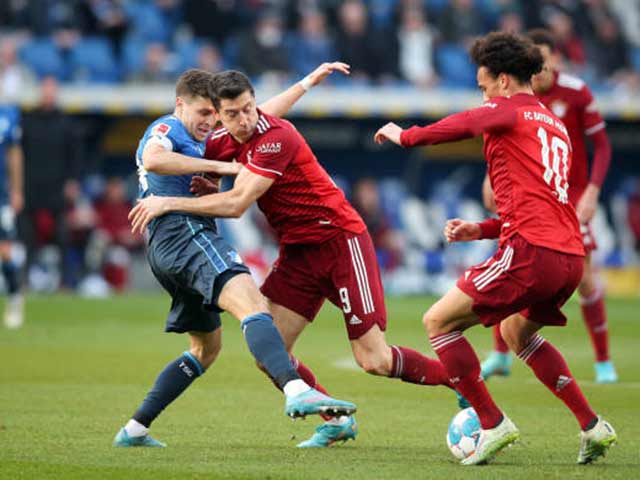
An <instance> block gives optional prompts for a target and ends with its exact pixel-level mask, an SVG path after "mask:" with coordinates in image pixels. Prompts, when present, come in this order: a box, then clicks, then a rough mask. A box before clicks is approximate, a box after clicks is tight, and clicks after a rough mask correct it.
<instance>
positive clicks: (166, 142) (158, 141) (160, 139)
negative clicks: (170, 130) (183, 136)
mask: <svg viewBox="0 0 640 480" xmlns="http://www.w3.org/2000/svg"><path fill="white" fill-rule="evenodd" d="M149 145H160V146H161V147H163V148H164V149H165V150H169V151H172V150H173V143H171V140H170V139H169V137H166V136H164V135H162V136H160V135H154V136H152V137H149V140H147V144H146V145H145V146H144V148H145V149H146V148H147V147H148V146H149Z"/></svg>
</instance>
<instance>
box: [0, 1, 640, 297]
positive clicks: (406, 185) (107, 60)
mask: <svg viewBox="0 0 640 480" xmlns="http://www.w3.org/2000/svg"><path fill="white" fill-rule="evenodd" d="M537 26H546V27H548V28H550V29H551V31H552V32H553V33H554V34H555V36H556V38H557V40H558V44H559V46H560V49H561V51H562V53H563V54H564V58H565V66H564V69H565V70H566V71H570V72H574V73H575V74H577V75H579V76H580V77H582V78H583V79H585V80H586V81H587V83H588V84H589V85H590V87H591V88H592V90H593V92H594V94H595V96H596V98H597V100H598V105H599V108H600V109H601V111H602V113H603V115H604V116H605V117H606V120H607V124H608V133H609V135H610V138H611V141H612V145H613V160H612V164H611V168H610V171H609V175H608V177H607V180H606V182H605V185H604V188H603V191H602V195H601V208H600V211H599V212H598V215H597V218H596V221H595V230H596V233H597V239H598V242H599V245H600V248H599V250H597V252H596V261H597V262H598V263H599V264H600V265H601V266H602V268H603V271H604V272H605V278H606V281H607V284H608V290H609V293H610V294H613V295H628V296H636V297H637V296H639V295H640V269H639V261H640V257H639V250H638V249H639V248H640V164H639V163H638V162H637V157H638V152H640V135H639V133H640V130H639V128H640V0H611V1H605V0H527V1H524V0H522V1H519V0H452V1H447V0H366V1H363V0H347V1H337V0H298V1H294V0H272V1H268V0H28V1H27V0H3V1H1V2H0V92H1V96H2V99H3V101H4V102H10V103H17V104H18V105H19V106H20V107H21V110H22V113H23V122H22V123H23V130H24V137H23V138H24V139H23V146H24V150H25V182H26V207H25V210H24V211H23V213H22V214H21V216H20V219H19V230H20V239H21V242H22V247H21V248H17V249H16V251H15V255H16V258H20V257H22V258H24V264H25V269H26V272H27V275H26V280H27V282H28V285H29V288H30V290H31V291H37V292H55V291H59V290H69V291H78V292H80V293H82V294H84V295H88V296H107V295H109V294H110V293H113V292H122V291H126V290H128V289H139V290H152V289H156V288H158V287H157V286H156V283H155V281H154V280H153V279H152V277H151V273H150V271H149V269H148V267H147V265H146V262H145V260H144V247H143V240H142V238H136V237H132V236H131V235H130V234H129V225H128V222H127V219H126V215H127V212H128V210H129V208H130V206H131V204H132V202H134V201H135V196H136V192H137V179H136V176H135V167H134V159H133V155H134V151H135V148H136V146H137V142H138V140H139V138H140V137H141V135H142V133H143V132H144V129H145V127H146V126H147V124H148V123H149V122H151V121H152V120H153V119H154V118H156V117H158V116H160V115H162V114H164V113H167V112H169V111H171V110H172V108H173V101H174V91H173V83H174V81H175V79H176V78H177V76H178V75H179V74H180V73H181V72H182V71H183V70H184V69H186V68H190V67H199V68H205V69H208V70H212V71H217V70H222V69H228V68H235V69H240V70H243V71H245V72H246V73H248V74H249V75H250V76H251V77H252V79H253V80H255V82H256V85H257V86H258V89H257V97H258V99H259V100H265V99H267V98H268V97H269V96H271V95H273V94H275V93H277V92H278V91H280V90H281V89H283V88H285V87H286V86H288V85H289V84H290V83H292V82H295V81H296V80H299V79H300V78H301V77H302V76H303V75H305V74H306V73H308V72H309V71H311V70H312V69H313V68H315V66H317V65H318V64H320V63H321V62H323V61H327V60H341V61H344V62H347V63H349V64H351V66H352V72H353V73H352V75H351V77H350V78H340V77H338V76H334V77H332V78H330V79H329V81H328V82H327V83H326V84H325V85H323V86H321V87H318V88H316V89H314V90H313V91H311V92H310V93H309V94H307V95H306V97H305V98H303V99H302V100H301V101H300V102H299V104H298V105H296V106H295V108H294V109H293V110H292V112H291V114H290V115H289V117H290V118H291V119H292V120H293V121H294V123H295V124H296V125H297V127H298V128H299V129H300V130H301V131H302V133H303V134H304V136H305V137H306V138H307V140H308V141H309V143H310V144H311V146H312V148H313V149H314V150H315V152H316V154H317V156H318V158H319V160H320V162H321V163H322V164H323V165H324V166H325V168H326V169H327V170H328V171H329V172H330V173H331V174H332V176H333V177H334V178H335V180H336V181H337V182H338V183H339V185H340V186H342V187H343V188H344V190H345V192H346V193H347V195H348V196H349V198H350V199H351V200H352V202H353V203H354V204H355V205H356V206H357V208H358V209H359V210H360V212H361V213H362V215H363V216H364V218H365V220H366V222H367V224H368V226H369V229H370V231H371V233H372V235H373V237H374V240H375V242H376V246H377V248H378V253H379V257H380V260H381V265H382V266H383V269H384V279H385V284H386V287H387V292H388V293H390V294H407V293H431V294H437V293H441V292H443V291H445V290H446V289H447V288H448V287H449V286H450V285H451V284H452V282H453V281H454V280H455V278H456V277H457V275H458V274H459V273H460V271H461V270H463V269H464V268H465V267H466V266H468V265H470V264H473V263H476V262H478V261H479V260H481V259H484V258H485V257H486V256H487V255H488V254H489V252H490V251H491V250H492V248H493V245H492V244H491V243H490V242H488V241H483V242H474V244H469V245H455V246H446V245H444V243H443V238H442V235H441V231H442V227H443V225H444V222H445V220H446V219H447V218H451V217H454V216H460V217H464V218H469V219H474V218H477V219H481V218H483V217H484V216H485V215H486V213H485V211H484V210H483V208H482V205H481V202H480V187H481V182H482V178H483V176H484V168H485V167H484V162H483V159H482V156H481V141H480V140H476V141H469V142H464V143H460V144H451V145H446V146H442V147H436V148H429V149H416V150H412V151H403V150H401V149H397V148H395V149H394V148H391V147H388V148H385V147H378V146H376V145H374V143H373V141H372V134H373V132H374V131H375V129H376V128H377V127H379V126H380V125H382V124H383V123H384V122H386V121H388V120H394V121H396V122H398V123H400V124H401V125H403V126H408V125H410V124H413V123H428V122H429V121H432V120H435V119H438V118H439V117H441V116H442V115H444V114H447V113H451V112H454V111H458V110H461V109H464V108H469V107H472V106H474V105H477V104H478V103H479V102H480V101H481V95H480V93H479V92H478V91H477V90H476V89H475V88H474V86H475V67H474V66H473V65H471V64H470V63H469V60H468V58H467V54H466V48H467V47H468V45H469V43H470V41H471V40H472V39H473V38H474V36H476V35H478V34H481V33H484V32H487V31H490V30H495V29H505V30H511V31H524V30H526V29H528V28H532V27H537ZM221 223H222V228H223V229H224V232H225V235H227V237H228V238H229V239H230V240H231V242H232V244H235V245H237V246H238V247H239V248H240V250H241V253H242V254H243V257H244V258H245V259H246V260H247V262H248V263H249V264H250V265H251V266H252V267H253V268H254V270H255V272H256V274H257V275H258V277H259V276H260V275H264V273H265V271H266V268H267V266H268V265H269V264H270V262H271V260H272V259H273V258H274V257H275V255H276V253H277V252H276V247H275V239H274V238H273V236H272V235H271V234H270V232H269V231H268V228H267V226H266V224H265V222H264V221H263V220H262V218H261V216H260V214H259V213H258V212H257V211H254V212H252V215H251V216H247V217H245V218H243V219H241V220H237V221H225V222H221Z"/></svg>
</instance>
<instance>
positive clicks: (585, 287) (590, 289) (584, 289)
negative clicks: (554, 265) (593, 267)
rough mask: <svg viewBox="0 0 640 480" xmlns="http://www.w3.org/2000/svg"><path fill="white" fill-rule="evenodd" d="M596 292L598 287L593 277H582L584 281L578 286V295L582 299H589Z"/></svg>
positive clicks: (587, 275)
mask: <svg viewBox="0 0 640 480" xmlns="http://www.w3.org/2000/svg"><path fill="white" fill-rule="evenodd" d="M595 290H596V285H595V282H594V280H593V275H590V274H585V275H584V277H582V280H580V283H579V284H578V293H579V294H580V296H581V297H582V298H587V297H590V296H591V295H593V293H594V292H595Z"/></svg>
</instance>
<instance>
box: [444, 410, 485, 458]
mask: <svg viewBox="0 0 640 480" xmlns="http://www.w3.org/2000/svg"><path fill="white" fill-rule="evenodd" d="M481 428H482V427H481V426H480V420H478V414H477V413H476V411H475V410H474V409H473V408H471V407H469V408H465V409H464V410H460V411H459V412H458V413H457V414H456V415H455V417H453V419H452V420H451V423H449V429H448V430H447V445H448V446H449V450H451V453H453V456H454V457H456V458H458V459H460V460H462V459H464V458H467V457H468V456H469V455H471V454H472V453H473V452H474V451H475V449H476V446H477V445H478V439H479V438H480V429H481Z"/></svg>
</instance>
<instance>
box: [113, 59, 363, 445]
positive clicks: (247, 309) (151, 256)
mask: <svg viewBox="0 0 640 480" xmlns="http://www.w3.org/2000/svg"><path fill="white" fill-rule="evenodd" d="M328 73H330V71H329V72H328ZM328 73H325V74H324V76H326V75H328ZM213 75H214V74H212V73H209V72H206V71H204V70H197V69H192V70H188V71H186V72H185V73H183V74H182V75H181V76H180V78H179V79H178V83H177V85H176V107H175V111H174V113H173V114H172V115H165V116H163V117H161V118H159V119H158V120H156V121H155V122H153V123H152V124H151V125H150V126H149V128H147V130H146V132H145V133H144V136H143V138H142V140H141V141H140V144H139V147H138V150H137V152H136V163H137V167H138V175H139V180H140V195H141V197H146V196H148V195H159V196H168V195H171V196H191V195H192V194H191V192H190V183H191V178H192V176H193V175H194V174H197V173H209V174H213V175H218V176H221V175H235V174H236V173H238V171H239V169H240V165H239V164H235V163H227V162H216V161H211V160H204V159H203V158H202V156H203V154H204V141H205V139H206V138H207V135H208V134H209V133H210V132H211V130H212V128H213V126H214V123H215V119H214V108H213V103H212V94H211V82H212V80H213ZM322 78H324V77H322ZM292 89H294V90H292ZM292 89H289V90H287V91H285V92H284V93H282V94H281V95H279V96H277V97H274V99H272V100H270V101H269V102H267V104H266V105H267V108H269V104H270V105H271V106H272V108H275V113H280V114H282V113H284V111H286V110H287V109H288V107H289V106H290V105H292V104H293V102H295V100H296V99H297V98H299V97H300V96H301V95H302V94H303V93H304V91H302V92H300V89H299V88H298V89H297V90H295V86H294V87H292ZM282 105H285V108H284V111H282V112H281V111H280V110H278V108H277V107H278V106H282ZM147 233H148V235H149V245H148V260H149V265H150V266H151V270H152V271H153V274H154V275H155V277H156V279H157V280H158V281H159V282H160V283H161V284H162V286H163V287H164V289H165V290H166V291H167V292H168V293H169V294H170V295H171V298H172V303H171V308H170V312H169V315H168V319H167V323H166V329H165V330H166V331H167V332H176V333H188V334H189V337H190V348H189V350H187V351H186V352H184V353H183V354H182V355H180V356H179V357H178V358H177V359H175V360H174V361H173V362H171V363H170V364H169V365H167V367H166V368H165V369H164V370H163V371H162V372H161V373H160V375H159V376H158V378H157V379H156V382H155V384H154V386H153V388H152V389H151V391H150V392H149V393H148V394H147V396H146V398H145V399H144V401H143V402H142V404H141V405H140V407H139V408H138V410H137V411H136V412H135V413H134V414H133V417H132V418H131V419H130V420H129V421H128V423H127V424H126V425H125V426H124V427H123V428H122V429H120V431H119V432H118V434H117V435H116V437H115V439H114V442H113V444H114V445H115V446H121V447H133V446H154V447H162V446H165V444H164V443H162V442H159V441H157V440H155V439H153V438H152V437H151V436H150V435H149V433H148V431H149V427H150V425H151V422H153V420H155V418H156V417H157V416H158V415H159V414H160V412H162V410H164V409H165V408H166V407H167V406H168V405H169V404H170V403H171V402H173V400H175V399H176V398H177V397H178V396H179V395H180V394H181V393H182V392H184V390H186V388H187V387H189V385H191V383H192V382H193V381H194V380H195V379H196V378H197V377H199V376H200V375H202V374H203V373H204V372H205V371H206V370H207V368H208V367H209V366H210V365H211V364H212V363H213V362H214V360H215V359H216V357H217V355H218V353H219V352H220V348H221V335H222V332H221V328H220V312H221V311H227V312H229V313H230V314H231V315H233V316H234V317H235V318H237V319H238V320H240V321H241V326H242V331H243V333H244V336H245V340H246V342H247V345H248V346H249V350H250V351H251V353H252V355H253V356H254V357H255V359H256V361H257V362H258V363H259V364H260V365H262V366H263V367H264V368H265V369H266V370H267V371H268V372H269V375H270V376H271V378H272V379H273V380H274V382H276V383H277V384H278V385H279V386H280V388H281V389H282V390H283V391H284V393H285V396H286V406H285V413H286V414H287V415H289V416H291V417H300V416H306V415H309V414H320V413H322V414H328V415H330V416H340V415H348V414H351V413H352V412H354V411H355V409H356V407H355V405H354V404H352V403H350V402H344V401H341V400H335V399H333V398H331V397H329V396H327V395H324V394H322V393H320V392H318V391H317V390H315V389H313V388H311V387H310V386H309V385H307V384H306V383H305V382H304V381H303V380H301V379H300V376H299V375H298V373H297V372H296V370H295V368H294V366H293V365H292V363H291V360H290V359H289V354H288V353H287V351H286V348H285V345H284V343H283V341H282V337H281V336H280V334H279V333H278V330H277V329H276V327H275V326H274V324H273V319H272V317H271V314H270V313H269V307H268V304H267V302H266V300H265V298H264V297H263V296H262V294H261V293H260V292H259V290H258V288H257V286H256V284H255V283H254V281H253V279H252V278H251V275H250V274H249V270H248V268H247V267H246V266H245V265H244V264H243V263H242V260H241V258H240V256H239V255H238V253H237V252H236V251H235V250H234V249H233V247H231V245H229V244H228V243H227V242H226V241H225V240H224V239H223V238H222V237H221V236H220V235H219V234H218V232H217V228H216V224H215V220H214V219H211V218H206V217H201V216H194V215H189V214H184V213H172V214H167V215H164V216H161V217H159V218H157V219H156V220H155V221H154V222H152V223H151V224H150V225H149V228H148V230H147Z"/></svg>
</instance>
